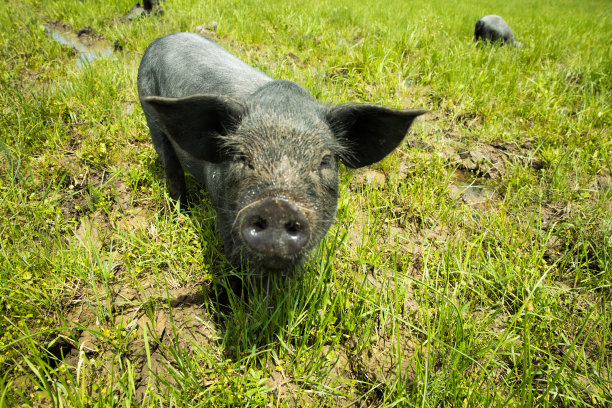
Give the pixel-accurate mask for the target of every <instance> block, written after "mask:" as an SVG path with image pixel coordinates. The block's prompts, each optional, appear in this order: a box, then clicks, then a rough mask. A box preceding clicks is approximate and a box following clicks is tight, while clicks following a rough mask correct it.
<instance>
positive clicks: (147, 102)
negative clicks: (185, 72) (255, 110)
mask: <svg viewBox="0 0 612 408" xmlns="http://www.w3.org/2000/svg"><path fill="white" fill-rule="evenodd" d="M140 102H141V103H142V108H143V109H153V110H154V111H155V112H156V120H157V122H158V125H159V126H160V127H161V129H162V130H163V131H164V133H165V134H166V136H168V137H169V138H170V139H172V140H173V141H174V142H175V143H176V144H178V145H179V146H180V147H181V148H182V149H183V150H185V151H186V152H187V153H189V154H190V155H191V156H193V157H194V158H196V159H198V160H205V161H209V162H211V163H219V162H220V161H222V160H223V159H224V155H223V148H222V142H221V139H220V138H219V136H220V135H223V134H227V133H228V132H229V131H230V130H231V129H232V128H233V127H235V126H236V125H237V124H238V122H239V120H240V117H241V115H242V114H243V112H244V107H243V106H242V104H240V103H239V102H238V101H235V100H233V99H230V98H226V97H220V96H215V95H193V96H188V97H185V98H164V97H160V96H147V97H142V98H140Z"/></svg>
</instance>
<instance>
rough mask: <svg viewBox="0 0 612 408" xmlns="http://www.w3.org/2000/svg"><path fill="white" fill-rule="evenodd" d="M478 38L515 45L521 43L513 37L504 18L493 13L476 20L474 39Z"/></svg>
mask: <svg viewBox="0 0 612 408" xmlns="http://www.w3.org/2000/svg"><path fill="white" fill-rule="evenodd" d="M478 40H483V41H485V42H501V44H504V43H508V44H511V45H514V46H517V47H521V46H522V45H523V44H521V43H520V42H518V41H516V40H515V39H514V33H513V32H512V29H511V28H510V26H509V25H508V23H506V20H504V19H503V18H501V17H500V16H496V15H494V14H489V15H487V16H484V17H482V18H480V19H479V20H478V21H477V22H476V27H475V28H474V41H478Z"/></svg>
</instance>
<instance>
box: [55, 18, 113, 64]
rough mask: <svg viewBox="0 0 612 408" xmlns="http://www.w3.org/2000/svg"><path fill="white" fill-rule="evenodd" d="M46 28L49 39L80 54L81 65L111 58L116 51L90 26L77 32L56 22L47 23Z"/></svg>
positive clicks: (61, 22) (66, 25)
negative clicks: (102, 58)
mask: <svg viewBox="0 0 612 408" xmlns="http://www.w3.org/2000/svg"><path fill="white" fill-rule="evenodd" d="M44 27H45V31H46V33H47V35H49V37H51V38H52V39H53V40H55V41H56V42H58V43H59V44H62V45H64V46H68V47H70V48H72V49H73V50H74V51H76V52H77V53H78V54H79V64H82V63H83V62H91V61H93V60H94V59H96V58H100V57H109V56H111V55H112V53H113V51H114V48H113V47H112V46H110V45H109V44H108V43H107V42H106V40H105V39H104V37H103V36H101V35H100V34H98V33H96V32H95V30H94V29H93V28H91V27H90V26H85V27H83V28H81V29H79V30H76V31H75V30H73V29H72V28H71V27H70V26H69V25H68V24H67V23H65V22H63V21H57V20H55V21H49V22H47V23H45V24H44Z"/></svg>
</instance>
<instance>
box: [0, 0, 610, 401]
mask: <svg viewBox="0 0 612 408" xmlns="http://www.w3.org/2000/svg"><path fill="white" fill-rule="evenodd" d="M133 3H134V2H133V0H120V1H116V2H108V1H101V0H58V1H34V0H21V1H18V0H6V1H3V2H1V3H0V406H7V407H13V406H20V407H30V406H33V407H48V406H54V407H55V406H57V407H60V406H61V407H90V406H96V407H106V406H121V407H139V406H164V407H184V406H201V407H208V406H234V407H239V406H240V407H242V406H245V407H246V406H251V407H277V406H319V407H336V406H337V407H348V406H354V407H413V406H414V407H504V406H506V407H519V406H520V407H531V406H533V407H548V406H553V407H605V406H611V404H612V396H611V395H612V294H611V289H612V174H611V172H612V141H611V139H610V135H611V134H612V111H611V101H612V78H611V75H612V58H611V55H612V3H610V2H608V1H597V0H581V1H578V0H560V1H554V2H548V1H546V2H545V1H539V2H530V1H526V0H517V1H513V2H506V1H500V0H489V1H480V0H479V1H472V2H457V3H453V2H448V1H441V0H434V1H428V2H424V1H423V2H407V1H399V0H388V1H374V0H372V1H348V0H339V1H333V2H329V1H322V0H314V1H309V2H305V1H295V0H282V1H281V0H269V1H256V0H217V1H212V0H201V1H196V0H166V1H165V2H163V3H162V5H163V8H164V11H165V12H164V14H162V15H152V16H149V17H142V18H138V19H134V20H133V21H130V20H128V18H127V13H128V12H129V10H130V8H131V7H132V6H133ZM491 13H494V14H500V15H502V16H503V17H504V18H505V19H506V21H508V23H509V24H510V25H511V27H512V28H513V29H514V31H515V33H516V37H517V40H518V41H521V42H522V43H524V44H525V47H523V48H513V47H496V46H486V47H478V46H476V45H475V44H474V43H473V42H472V35H473V29H474V24H475V22H476V20H477V19H478V18H479V17H480V16H482V15H485V14H491ZM85 27H89V28H85ZM83 28H85V29H83ZM176 31H197V32H202V33H205V34H206V35H208V36H210V37H211V38H213V39H215V40H216V41H218V42H219V43H220V44H221V45H222V46H224V47H226V48H227V49H229V50H230V51H231V52H233V53H234V54H236V55H237V56H239V57H240V58H241V59H243V60H245V61H247V62H248V63H250V64H252V65H254V66H255V67H257V68H259V69H261V70H263V71H264V72H266V73H267V74H269V75H271V76H273V77H276V78H283V79H290V80H294V81H296V82H298V83H300V84H302V85H303V86H305V87H306V88H307V89H308V90H309V91H310V92H311V93H312V94H313V95H314V96H315V97H317V99H319V100H320V101H324V102H327V103H343V102H347V101H356V102H372V103H379V104H384V105H388V106H391V107H396V108H400V107H403V108H426V109H429V110H430V111H431V113H430V114H428V115H425V116H423V117H422V119H420V120H419V121H418V122H416V123H415V125H414V126H413V128H412V130H411V131H410V133H409V134H408V136H407V137H406V142H405V143H404V144H403V145H402V147H401V149H399V151H397V152H395V153H394V154H393V155H391V156H390V157H388V158H387V159H385V160H384V161H383V162H381V163H378V164H376V165H374V166H372V167H371V168H368V169H361V170H358V171H353V170H349V169H347V168H341V171H340V180H341V192H340V200H339V208H338V217H337V221H336V222H335V224H334V225H333V226H332V228H331V230H330V232H329V234H328V235H327V238H326V239H325V240H324V241H323V242H322V243H321V245H320V247H319V249H318V251H316V253H315V254H313V256H312V258H311V259H310V260H309V262H308V264H307V266H306V267H305V270H304V271H302V273H300V274H299V275H298V276H294V277H292V278H283V277H281V276H273V277H272V278H271V279H270V280H269V281H267V282H266V283H265V287H261V286H262V285H263V284H262V281H261V280H258V279H257V278H256V277H245V279H244V282H245V291H246V293H245V295H244V296H237V295H234V294H233V292H226V291H225V290H224V288H225V287H226V286H227V285H228V279H230V278H231V277H232V276H235V275H238V276H246V275H248V274H247V273H246V272H240V271H236V270H233V269H232V268H231V267H230V266H229V264H228V263H227V261H226V259H225V258H224V255H223V252H222V249H223V248H222V244H221V241H220V239H219V237H218V233H217V231H216V226H215V223H214V217H215V214H214V211H213V210H212V208H211V206H210V204H209V201H208V199H207V193H206V191H205V190H204V189H203V187H202V186H200V185H198V184H197V183H196V182H195V181H194V180H193V179H191V178H190V179H188V190H189V196H190V199H191V202H192V203H193V204H192V210H191V211H190V212H188V213H187V212H182V211H180V209H179V208H178V207H177V205H176V203H174V202H172V200H170V199H169V198H168V196H167V190H166V186H165V181H164V174H163V170H162V169H161V166H160V163H159V161H158V159H157V156H156V154H155V152H154V150H153V148H152V146H151V143H150V139H149V135H148V130H147V128H146V124H145V120H144V116H143V113H142V110H141V109H140V105H139V103H138V98H137V93H136V71H137V68H138V64H139V61H140V57H141V56H142V53H143V51H144V50H145V48H146V46H147V45H148V44H149V43H150V42H151V41H152V40H154V39H155V38H157V37H159V36H161V35H164V34H168V33H171V32H176ZM52 32H61V33H64V35H65V36H68V35H70V33H72V35H73V37H74V38H77V40H76V41H80V42H85V43H91V42H94V41H102V43H101V44H102V47H103V48H104V47H106V49H107V51H108V53H109V54H110V52H111V51H112V55H106V56H104V57H100V58H95V59H93V60H92V61H89V62H88V61H86V60H84V59H83V56H82V55H80V54H79V53H77V52H76V51H75V50H74V49H73V48H72V47H70V46H66V45H62V44H60V43H59V42H58V41H56V39H54V38H53V37H52V36H51V35H50V34H51V33H52ZM79 32H80V36H78V33H79ZM228 293H229V294H228Z"/></svg>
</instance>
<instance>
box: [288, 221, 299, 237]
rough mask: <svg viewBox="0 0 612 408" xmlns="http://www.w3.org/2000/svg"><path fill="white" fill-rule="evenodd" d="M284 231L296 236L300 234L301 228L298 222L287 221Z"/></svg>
mask: <svg viewBox="0 0 612 408" xmlns="http://www.w3.org/2000/svg"><path fill="white" fill-rule="evenodd" d="M285 231H287V232H288V233H289V234H291V235H298V234H299V233H300V232H302V226H301V225H300V223H299V222H296V221H289V222H286V223H285Z"/></svg>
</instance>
